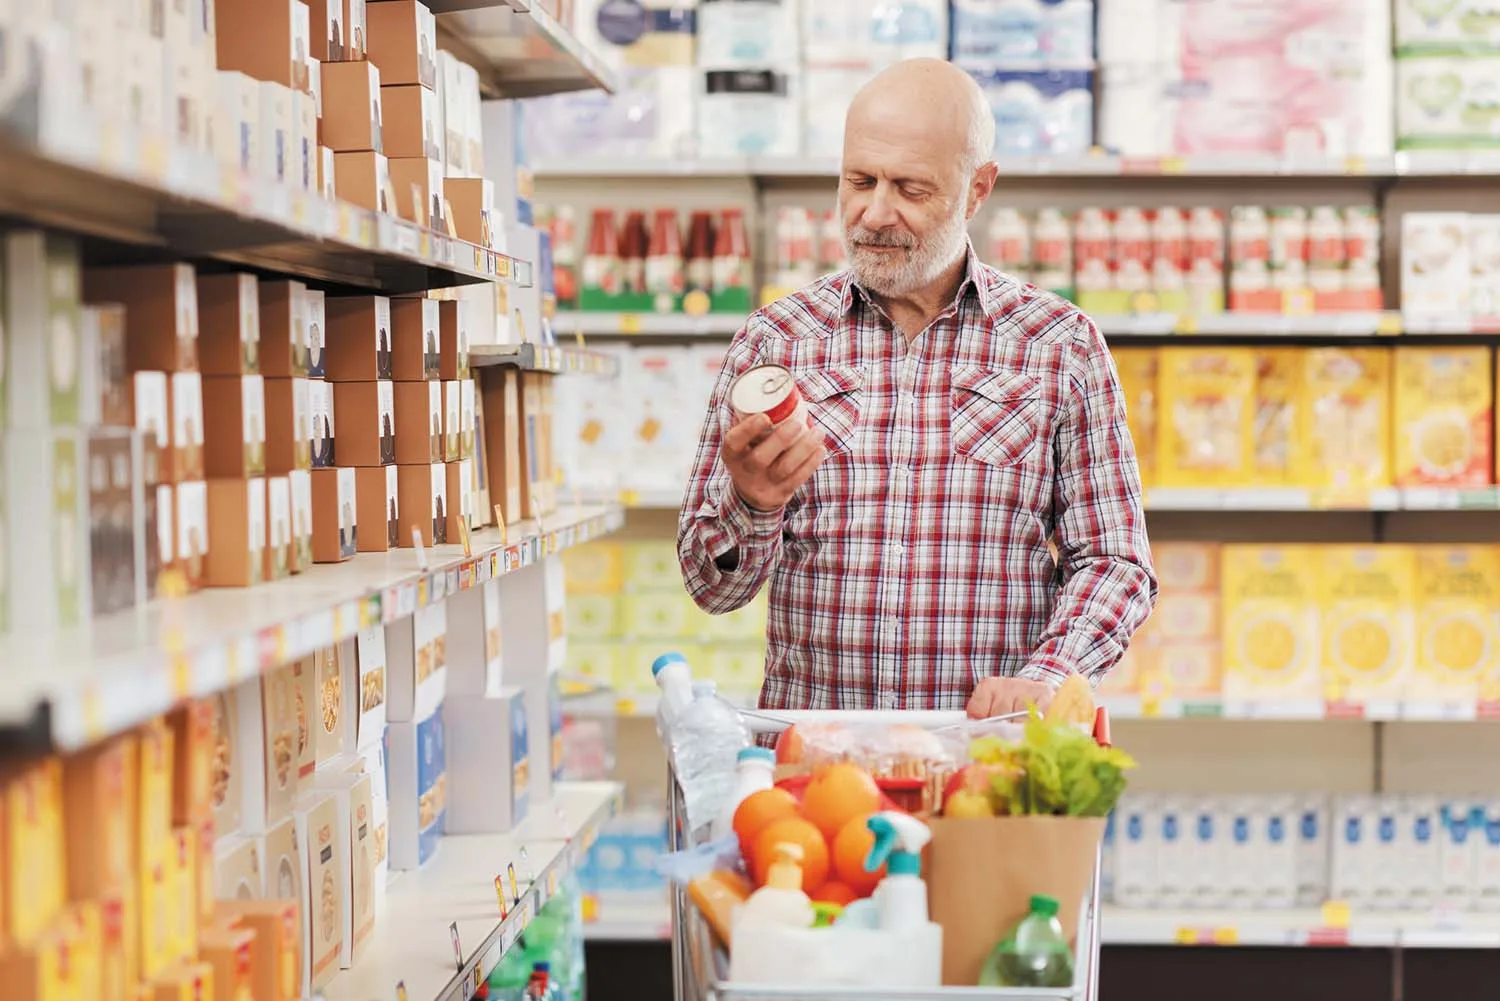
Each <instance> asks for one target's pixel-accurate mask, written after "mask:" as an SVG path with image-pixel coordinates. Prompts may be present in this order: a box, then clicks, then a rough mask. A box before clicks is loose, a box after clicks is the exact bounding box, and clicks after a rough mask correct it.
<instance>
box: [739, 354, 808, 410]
mask: <svg viewBox="0 0 1500 1001" xmlns="http://www.w3.org/2000/svg"><path fill="white" fill-rule="evenodd" d="M729 406H730V408H731V409H732V410H733V411H734V413H735V416H736V417H738V418H739V419H740V420H744V419H745V418H747V417H754V416H755V415H756V414H765V415H766V416H767V417H769V418H770V419H771V423H772V424H780V423H781V422H782V421H784V420H788V419H794V420H802V421H804V422H810V421H811V418H810V417H809V416H808V413H807V405H806V404H805V403H804V402H803V401H802V394H801V393H800V392H798V391H797V380H796V379H795V378H793V377H792V373H791V371H790V370H788V369H786V368H783V367H782V366H780V365H757V366H755V367H754V368H752V369H748V370H747V371H745V372H742V373H741V374H740V376H739V377H738V378H736V379H735V380H734V382H732V383H730V386H729Z"/></svg>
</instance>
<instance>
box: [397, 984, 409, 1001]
mask: <svg viewBox="0 0 1500 1001" xmlns="http://www.w3.org/2000/svg"><path fill="white" fill-rule="evenodd" d="M396 1001H410V999H409V998H408V997H407V996H406V981H405V980H398V981H396Z"/></svg>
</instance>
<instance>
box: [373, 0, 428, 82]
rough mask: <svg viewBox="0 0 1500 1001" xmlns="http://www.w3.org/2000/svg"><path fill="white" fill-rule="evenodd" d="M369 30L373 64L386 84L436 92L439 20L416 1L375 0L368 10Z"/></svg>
mask: <svg viewBox="0 0 1500 1001" xmlns="http://www.w3.org/2000/svg"><path fill="white" fill-rule="evenodd" d="M365 18H366V20H367V21H368V22H369V27H370V44H369V53H370V62H372V63H374V64H375V65H377V66H379V67H380V79H381V81H382V82H383V83H385V84H386V85H391V84H414V83H419V84H421V85H422V86H424V87H426V88H427V89H428V90H436V89H437V20H436V18H434V17H433V15H432V11H431V10H429V9H428V8H427V6H426V5H425V4H422V3H418V2H417V0H378V2H375V0H372V2H371V3H370V4H368V5H367V6H366V8H365Z"/></svg>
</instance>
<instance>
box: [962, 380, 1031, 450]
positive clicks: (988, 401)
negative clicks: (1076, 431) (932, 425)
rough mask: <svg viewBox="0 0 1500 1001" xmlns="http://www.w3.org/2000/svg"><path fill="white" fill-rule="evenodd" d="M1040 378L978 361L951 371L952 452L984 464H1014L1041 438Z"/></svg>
mask: <svg viewBox="0 0 1500 1001" xmlns="http://www.w3.org/2000/svg"><path fill="white" fill-rule="evenodd" d="M1042 414H1043V400H1042V383H1041V380H1039V379H1037V378H1036V377H1035V376H1031V375H1025V374H1022V373H1017V372H996V371H992V370H990V369H984V368H978V367H974V366H964V367H960V368H955V369H954V370H953V424H952V437H953V452H954V454H955V455H961V456H963V457H965V458H968V459H973V460H974V461H975V462H980V463H983V464H984V465H986V466H998V467H1006V466H1014V465H1016V464H1018V463H1020V462H1021V461H1022V460H1024V459H1026V458H1027V457H1028V456H1029V455H1031V454H1032V453H1033V452H1034V451H1035V450H1036V448H1037V446H1038V442H1039V441H1040V439H1041V428H1042Z"/></svg>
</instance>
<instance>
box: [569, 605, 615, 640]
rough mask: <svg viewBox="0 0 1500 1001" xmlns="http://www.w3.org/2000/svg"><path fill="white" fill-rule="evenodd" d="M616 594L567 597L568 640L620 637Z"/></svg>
mask: <svg viewBox="0 0 1500 1001" xmlns="http://www.w3.org/2000/svg"><path fill="white" fill-rule="evenodd" d="M620 602H621V598H620V596H619V595H617V594H570V595H568V638H569V640H573V639H593V638H597V639H608V638H611V637H615V636H619V635H620Z"/></svg>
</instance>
